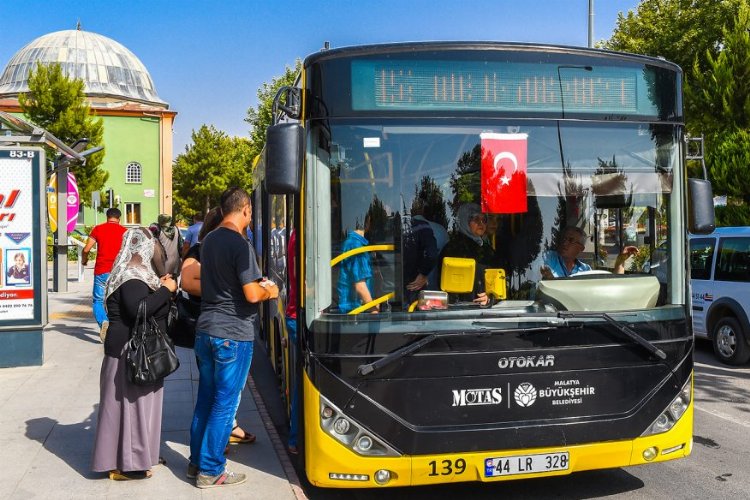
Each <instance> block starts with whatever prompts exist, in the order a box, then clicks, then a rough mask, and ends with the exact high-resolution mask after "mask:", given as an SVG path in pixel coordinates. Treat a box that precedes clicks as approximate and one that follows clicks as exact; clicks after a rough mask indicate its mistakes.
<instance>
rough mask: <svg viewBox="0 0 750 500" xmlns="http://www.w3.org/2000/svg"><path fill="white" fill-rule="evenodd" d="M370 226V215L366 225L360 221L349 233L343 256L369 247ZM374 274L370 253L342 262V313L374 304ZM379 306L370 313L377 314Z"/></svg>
mask: <svg viewBox="0 0 750 500" xmlns="http://www.w3.org/2000/svg"><path fill="white" fill-rule="evenodd" d="M369 225H370V215H369V213H368V215H366V216H365V220H364V223H362V222H360V221H359V219H358V220H357V222H356V224H355V228H354V230H353V231H349V233H348V234H347V235H346V240H344V245H343V247H342V248H341V252H342V254H344V253H346V252H350V251H352V250H356V249H358V248H361V247H364V246H367V245H369V244H370V243H369V241H368V240H367V239H366V238H365V232H366V231H367V229H368V228H369ZM372 278H373V272H372V262H371V255H370V252H364V253H358V254H355V255H351V256H349V257H348V258H346V259H344V260H343V261H342V262H341V269H340V270H339V277H338V283H337V286H336V288H337V291H338V300H339V310H340V312H342V313H348V312H349V311H351V310H353V309H356V308H357V307H359V306H361V305H362V304H367V303H369V302H372V300H373V296H372V290H373V282H372V281H373V280H372ZM378 311H379V308H378V306H374V307H373V308H372V309H371V310H370V312H372V313H377V312H378Z"/></svg>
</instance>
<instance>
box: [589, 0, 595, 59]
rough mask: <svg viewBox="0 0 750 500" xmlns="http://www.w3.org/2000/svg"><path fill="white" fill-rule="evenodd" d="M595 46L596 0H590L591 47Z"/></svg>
mask: <svg viewBox="0 0 750 500" xmlns="http://www.w3.org/2000/svg"><path fill="white" fill-rule="evenodd" d="M593 47H594V0H589V48H593Z"/></svg>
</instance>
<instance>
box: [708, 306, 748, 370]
mask: <svg viewBox="0 0 750 500" xmlns="http://www.w3.org/2000/svg"><path fill="white" fill-rule="evenodd" d="M712 340H713V344H714V353H715V354H716V357H717V358H719V361H721V362H722V363H726V364H728V365H741V364H743V363H745V362H746V361H747V360H748V359H750V348H748V346H747V340H746V339H745V334H744V333H743V332H742V328H741V327H740V324H739V323H738V322H737V320H736V319H735V318H733V317H731V316H730V317H725V318H721V319H720V320H719V321H718V322H717V323H716V326H715V327H714V331H713V335H712Z"/></svg>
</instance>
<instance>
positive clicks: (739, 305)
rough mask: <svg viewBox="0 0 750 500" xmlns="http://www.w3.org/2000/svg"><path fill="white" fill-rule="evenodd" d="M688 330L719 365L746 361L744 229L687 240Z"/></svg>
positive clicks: (748, 282)
mask: <svg viewBox="0 0 750 500" xmlns="http://www.w3.org/2000/svg"><path fill="white" fill-rule="evenodd" d="M690 264H691V270H690V278H691V280H690V281H691V294H692V299H693V331H694V332H695V335H696V336H697V337H704V338H708V339H711V341H712V342H713V346H714V353H716V357H717V358H719V360H720V361H722V362H723V363H727V364H730V365H740V364H743V363H745V362H746V361H747V360H748V359H750V322H749V321H748V317H750V227H721V228H717V229H716V230H715V231H714V232H713V233H711V234H710V235H706V236H702V235H701V236H699V235H694V236H690Z"/></svg>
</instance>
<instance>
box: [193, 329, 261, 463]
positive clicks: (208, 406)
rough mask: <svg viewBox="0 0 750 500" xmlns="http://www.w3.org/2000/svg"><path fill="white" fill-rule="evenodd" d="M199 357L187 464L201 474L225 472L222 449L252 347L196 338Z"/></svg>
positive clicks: (199, 334)
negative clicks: (188, 461) (196, 392)
mask: <svg viewBox="0 0 750 500" xmlns="http://www.w3.org/2000/svg"><path fill="white" fill-rule="evenodd" d="M194 349H195V355H196V356H197V357H198V372H199V373H200V380H199V382H198V398H197V400H196V402H195V412H194V413H193V424H192V425H191V427H190V462H191V463H192V464H195V465H197V466H198V470H200V471H201V473H202V474H207V475H209V476H216V475H219V474H221V473H222V472H224V468H225V466H226V462H227V461H226V458H225V457H224V448H225V447H226V446H227V443H228V442H229V434H231V432H232V421H233V420H234V415H235V413H237V407H238V406H239V404H240V392H241V391H242V388H243V387H244V386H245V382H246V381H247V374H248V371H249V370H250V362H251V361H252V358H253V343H252V342H239V341H237V340H230V339H222V338H219V337H213V336H211V335H209V334H208V333H207V332H204V331H198V332H196V335H195V348H194Z"/></svg>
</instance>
